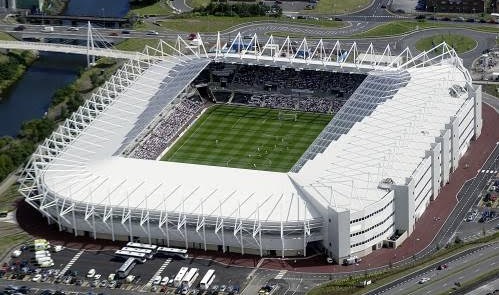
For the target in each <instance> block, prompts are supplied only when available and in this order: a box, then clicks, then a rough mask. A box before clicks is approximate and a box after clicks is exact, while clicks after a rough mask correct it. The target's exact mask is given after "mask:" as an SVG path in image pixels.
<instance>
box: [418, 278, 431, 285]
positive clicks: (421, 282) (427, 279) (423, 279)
mask: <svg viewBox="0 0 499 295" xmlns="http://www.w3.org/2000/svg"><path fill="white" fill-rule="evenodd" d="M429 280H430V278H422V279H421V280H419V282H418V283H419V284H424V283H426V282H428V281H429Z"/></svg>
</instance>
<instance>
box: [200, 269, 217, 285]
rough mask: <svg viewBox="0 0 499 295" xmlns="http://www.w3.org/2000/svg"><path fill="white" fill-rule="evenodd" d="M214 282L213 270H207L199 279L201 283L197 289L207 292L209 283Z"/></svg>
mask: <svg viewBox="0 0 499 295" xmlns="http://www.w3.org/2000/svg"><path fill="white" fill-rule="evenodd" d="M213 280H215V270H214V269H209V270H208V271H207V272H206V274H205V275H204V277H203V278H202V279H201V283H199V287H201V289H203V290H208V289H209V288H210V285H211V283H213Z"/></svg>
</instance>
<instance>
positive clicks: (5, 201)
mask: <svg viewBox="0 0 499 295" xmlns="http://www.w3.org/2000/svg"><path fill="white" fill-rule="evenodd" d="M18 188H19V186H18V185H17V184H14V185H12V186H10V187H9V188H8V189H7V190H6V191H5V192H4V193H3V194H1V195H0V211H9V212H10V211H13V210H14V209H15V208H16V206H15V202H16V200H17V199H19V198H21V195H20V194H19V192H18V191H17V189H18Z"/></svg>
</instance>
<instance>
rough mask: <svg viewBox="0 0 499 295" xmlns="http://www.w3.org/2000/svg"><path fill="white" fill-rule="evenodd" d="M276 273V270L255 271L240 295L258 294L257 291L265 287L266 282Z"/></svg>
mask: <svg viewBox="0 0 499 295" xmlns="http://www.w3.org/2000/svg"><path fill="white" fill-rule="evenodd" d="M278 273H279V271H277V270H267V269H259V270H257V271H256V272H255V273H254V274H253V278H252V279H251V280H250V282H249V283H248V285H247V286H246V287H245V288H244V290H243V292H242V293H241V294H258V290H260V288H261V287H263V286H265V285H266V283H267V282H268V281H270V280H272V279H274V278H275V276H276V275H277V274H278Z"/></svg>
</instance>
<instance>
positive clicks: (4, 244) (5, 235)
mask: <svg viewBox="0 0 499 295" xmlns="http://www.w3.org/2000/svg"><path fill="white" fill-rule="evenodd" d="M0 232H1V233H2V238H1V239H0V256H2V255H4V254H6V252H7V251H8V250H10V249H11V248H12V247H14V246H15V245H18V244H21V243H23V242H26V241H28V240H29V239H30V238H31V237H30V236H29V235H28V234H27V233H25V232H24V231H23V230H22V229H20V228H19V226H18V225H17V224H12V223H7V222H0Z"/></svg>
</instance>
